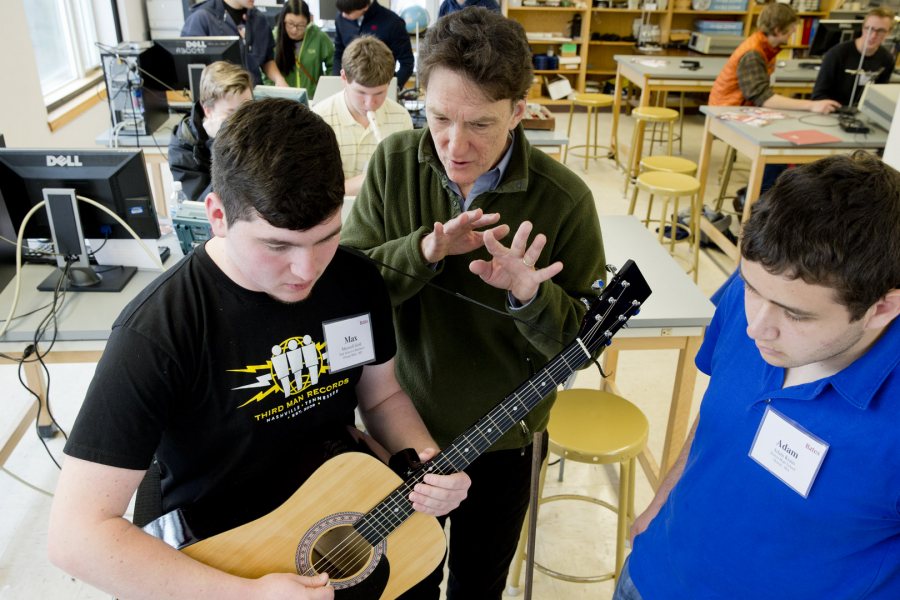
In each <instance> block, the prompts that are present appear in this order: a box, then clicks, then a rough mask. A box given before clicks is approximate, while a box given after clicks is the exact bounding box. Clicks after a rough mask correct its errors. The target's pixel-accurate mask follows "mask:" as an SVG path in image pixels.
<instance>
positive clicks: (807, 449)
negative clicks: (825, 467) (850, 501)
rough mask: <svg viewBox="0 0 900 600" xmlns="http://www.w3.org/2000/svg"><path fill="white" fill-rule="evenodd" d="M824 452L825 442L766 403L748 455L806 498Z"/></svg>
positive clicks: (826, 445)
mask: <svg viewBox="0 0 900 600" xmlns="http://www.w3.org/2000/svg"><path fill="white" fill-rule="evenodd" d="M826 452H828V444H826V443H825V442H823V441H822V440H820V439H819V438H817V437H815V436H814V435H812V434H811V433H809V432H808V431H806V430H805V429H803V428H802V427H800V425H798V424H797V423H795V422H794V421H791V420H790V419H788V418H787V417H785V416H784V415H782V414H781V413H779V412H778V411H777V410H775V409H774V408H772V407H771V406H767V407H766V412H765V413H763V417H762V421H761V422H760V424H759V429H757V430H756V437H755V438H754V439H753V445H752V446H751V447H750V458H752V459H753V460H755V461H756V462H758V463H759V464H760V465H762V466H763V468H765V469H766V470H767V471H769V472H770V473H771V474H772V475H774V476H775V477H777V478H778V479H780V480H781V481H783V482H784V483H786V484H787V485H788V487H790V488H791V489H793V490H794V491H795V492H797V493H798V494H800V495H801V496H803V497H804V498H806V497H807V496H808V495H809V490H810V488H811V487H812V484H813V481H815V479H816V475H817V474H818V473H819V468H820V467H821V466H822V461H823V460H824V459H825V453H826Z"/></svg>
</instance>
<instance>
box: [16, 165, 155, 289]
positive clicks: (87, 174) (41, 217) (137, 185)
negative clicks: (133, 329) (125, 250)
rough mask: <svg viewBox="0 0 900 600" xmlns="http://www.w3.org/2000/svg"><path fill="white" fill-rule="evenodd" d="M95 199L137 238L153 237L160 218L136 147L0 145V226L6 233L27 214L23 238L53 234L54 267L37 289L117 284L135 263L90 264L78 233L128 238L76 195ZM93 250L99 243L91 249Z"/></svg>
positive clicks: (131, 271) (127, 276) (120, 285)
mask: <svg viewBox="0 0 900 600" xmlns="http://www.w3.org/2000/svg"><path fill="white" fill-rule="evenodd" d="M76 195H77V196H83V197H86V198H89V199H91V200H94V201H95V202H97V203H99V204H101V205H103V206H105V207H106V208H108V209H109V210H110V211H112V212H113V213H115V214H116V215H118V216H119V217H120V218H121V219H122V220H123V221H124V222H125V223H127V224H128V226H129V227H131V229H133V230H134V231H135V233H136V234H137V236H138V237H139V238H142V239H154V240H155V239H158V238H159V236H160V231H159V225H158V223H157V219H156V210H155V209H154V206H153V196H152V194H151V191H150V184H149V182H148V180H147V171H146V168H145V167H144V156H143V154H142V153H141V151H124V150H59V149H54V150H19V149H9V148H4V149H0V232H5V233H6V234H7V235H8V234H10V233H11V234H12V235H13V238H11V239H15V236H16V235H17V234H18V231H19V229H20V228H21V226H22V223H23V221H24V219H25V215H26V214H27V213H28V211H29V210H31V208H32V207H34V206H35V205H36V204H38V203H40V202H44V201H46V202H47V205H46V209H45V210H39V211H37V212H35V213H34V214H32V216H31V218H30V219H29V221H28V223H27V224H26V226H25V231H24V236H23V243H24V239H35V238H36V239H44V238H50V239H52V240H53V244H54V249H55V254H56V262H57V266H58V267H59V268H58V269H57V271H56V272H54V273H53V274H52V275H51V276H50V277H48V278H47V279H46V280H45V281H44V282H43V283H42V284H41V285H40V286H38V289H41V290H54V289H57V287H58V286H57V283H58V282H59V280H60V278H61V276H62V274H63V273H65V274H66V275H67V278H66V280H65V281H63V282H61V284H60V286H59V287H60V288H61V289H68V290H79V291H103V292H107V291H109V292H114V291H120V290H121V289H122V288H123V287H124V286H125V284H126V283H128V280H129V279H131V277H132V276H133V275H134V273H135V271H136V269H135V268H134V267H111V266H93V265H91V264H90V262H89V256H88V252H87V249H86V246H85V241H84V240H85V239H86V238H87V239H98V240H101V243H103V242H102V240H109V239H128V240H131V239H133V238H132V236H131V234H130V233H129V232H128V231H127V230H126V229H125V228H124V227H122V226H121V225H120V224H119V223H118V221H116V220H115V219H114V218H113V217H112V216H110V215H109V214H107V213H106V212H105V211H102V210H100V209H99V208H97V207H95V206H93V205H91V204H88V203H86V202H84V201H82V200H77V199H76V198H75V196H76ZM94 250H95V251H96V250H98V248H95V249H94Z"/></svg>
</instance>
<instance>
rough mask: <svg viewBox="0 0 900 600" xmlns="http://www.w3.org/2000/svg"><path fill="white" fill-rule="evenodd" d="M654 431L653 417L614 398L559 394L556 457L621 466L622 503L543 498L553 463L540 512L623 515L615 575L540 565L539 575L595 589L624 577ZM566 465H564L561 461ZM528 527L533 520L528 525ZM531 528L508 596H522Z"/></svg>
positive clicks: (553, 434) (586, 392)
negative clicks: (563, 504)
mask: <svg viewBox="0 0 900 600" xmlns="http://www.w3.org/2000/svg"><path fill="white" fill-rule="evenodd" d="M648 429H649V425H648V423H647V417H645V416H644V413H642V412H641V410H640V409H639V408H638V407H636V406H635V405H634V404H632V403H631V402H629V401H628V400H625V399H624V398H622V397H620V396H616V395H615V394H611V393H609V392H602V391H600V390H590V389H570V390H564V391H562V392H559V394H558V395H557V397H556V403H555V404H554V405H553V409H552V410H551V411H550V423H549V425H548V426H547V431H548V433H549V437H550V452H552V453H554V454H557V455H559V456H560V457H561V459H562V460H571V461H575V462H581V463H588V464H592V465H605V464H616V463H618V465H619V500H618V504H617V505H615V506H614V505H612V504H610V503H609V502H606V501H604V500H600V499H598V498H594V497H592V496H586V495H582V494H557V495H554V496H547V497H543V489H544V479H545V477H546V472H547V463H546V461H545V462H544V467H543V468H542V469H541V477H540V486H539V492H538V497H539V498H540V500H539V501H538V503H537V504H538V508H535V507H534V506H532V507H530V508H529V510H533V509H534V510H538V509H539V507H540V505H541V504H545V503H547V502H556V501H559V500H578V501H583V502H590V503H591V504H597V505H599V506H603V507H606V508H608V509H610V510H612V511H613V512H615V513H617V515H618V516H617V524H616V560H615V565H614V568H613V571H611V572H609V573H606V574H603V575H586V576H582V575H569V574H566V573H560V572H558V571H554V570H552V569H548V568H547V567H545V566H543V565H541V564H539V563H538V562H537V561H535V563H534V567H535V569H537V570H538V571H540V572H541V573H544V574H545V575H549V576H550V577H554V578H557V579H562V580H564V581H571V582H576V583H594V582H599V581H607V580H609V579H614V578H616V577H618V576H619V572H620V571H621V569H622V563H623V562H624V559H625V542H626V540H627V538H628V529H629V527H630V526H631V523H632V522H633V521H634V473H635V467H636V465H635V457H637V455H638V454H640V453H641V451H642V450H643V449H644V446H645V445H646V443H647V432H648ZM561 462H562V461H561ZM525 521H526V524H527V522H528V518H527V517H526V519H525ZM527 535H528V530H527V526H526V527H523V529H522V535H521V536H520V538H519V546H518V548H517V549H516V555H515V558H514V559H513V563H512V565H511V566H510V582H509V587H508V588H507V593H509V594H516V593H518V588H519V579H520V577H521V573H522V563H523V561H524V560H525V546H526V543H527V541H528V540H527Z"/></svg>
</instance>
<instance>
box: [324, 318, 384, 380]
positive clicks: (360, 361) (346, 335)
mask: <svg viewBox="0 0 900 600" xmlns="http://www.w3.org/2000/svg"><path fill="white" fill-rule="evenodd" d="M322 330H323V331H324V332H325V344H326V346H325V348H326V350H327V351H328V364H329V366H330V367H331V372H332V373H337V372H338V371H343V370H344V369H350V368H352V367H356V366H359V365H364V364H366V363H370V362H372V361H374V360H375V342H374V340H373V335H372V319H371V317H370V315H369V313H365V314H362V315H356V316H355V317H348V318H346V319H337V320H335V321H329V322H327V323H322Z"/></svg>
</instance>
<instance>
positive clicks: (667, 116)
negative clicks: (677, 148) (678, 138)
mask: <svg viewBox="0 0 900 600" xmlns="http://www.w3.org/2000/svg"><path fill="white" fill-rule="evenodd" d="M631 116H632V117H634V119H635V123H634V131H633V133H632V134H631V156H629V157H628V165H627V167H626V168H625V191H624V192H623V193H625V194H627V193H628V184H629V183H630V182H631V180H632V179H633V178H634V177H636V176H637V174H638V166H639V165H640V164H641V159H642V158H643V156H642V155H643V151H644V132H645V129H646V126H647V124H648V123H650V124H656V123H664V124H668V126H669V138H668V143H667V145H666V154H668V155H669V156H671V155H672V137H673V135H674V127H675V121H677V120H678V111H677V110H672V109H671V108H662V107H659V106H640V107H638V108H636V109H634V110H633V111H631ZM650 154H653V146H652V144H651V146H650Z"/></svg>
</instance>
